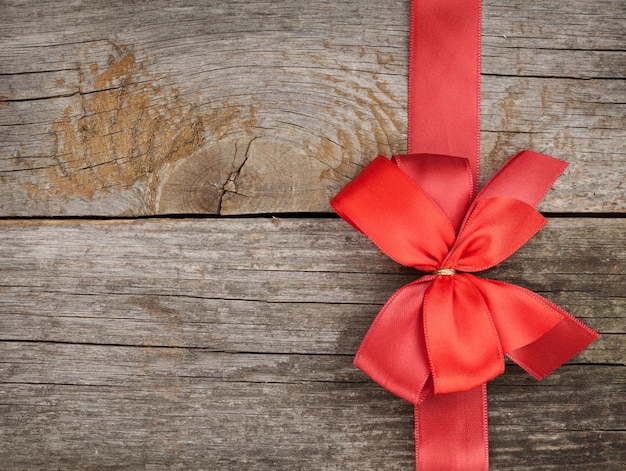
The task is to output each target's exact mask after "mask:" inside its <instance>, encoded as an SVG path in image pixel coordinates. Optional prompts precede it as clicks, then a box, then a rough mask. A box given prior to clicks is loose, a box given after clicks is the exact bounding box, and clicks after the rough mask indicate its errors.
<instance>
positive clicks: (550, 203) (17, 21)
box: [0, 0, 626, 216]
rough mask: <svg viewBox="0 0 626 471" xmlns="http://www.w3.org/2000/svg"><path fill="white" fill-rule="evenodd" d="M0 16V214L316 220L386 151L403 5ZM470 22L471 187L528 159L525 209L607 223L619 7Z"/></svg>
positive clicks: (499, 11)
mask: <svg viewBox="0 0 626 471" xmlns="http://www.w3.org/2000/svg"><path fill="white" fill-rule="evenodd" d="M0 5H1V8H2V17H3V21H2V22H1V23H0V50H1V51H2V60H1V61H0V104H1V105H3V106H0V182H2V185H0V214H1V215H5V216H6V215H8V216H32V215H38V216H50V215H76V216H83V215H109V216H111V215H114V216H119V215H124V216H129V215H146V214H168V213H203V214H206V213H210V214H218V213H219V214H243V213H246V214H256V213H275V212H298V211H309V212H312V211H315V212H317V211H329V210H330V208H329V206H328V200H329V198H330V197H331V196H332V195H334V194H335V193H336V192H337V191H338V190H339V189H340V188H341V187H343V185H345V183H346V182H347V181H348V180H349V179H351V178H352V177H354V176H355V175H356V174H357V173H358V172H359V170H360V169H361V168H362V167H363V166H364V165H365V164H366V163H367V162H369V161H370V160H372V159H373V158H374V157H375V156H376V155H377V154H379V153H382V154H386V155H390V154H392V153H401V152H403V151H405V147H406V144H405V142H406V125H407V124H406V89H407V56H408V54H407V44H408V27H409V16H408V12H409V1H408V0H403V1H397V0H396V1H392V2H389V1H387V2H375V1H372V0H355V1H350V2H301V1H294V0H290V1H287V0H283V1H269V0H268V1H252V2H251V1H245V2H244V1H236V2H233V1H231V0H219V1H211V2H198V1H197V0H196V1H186V2H162V1H156V2H140V1H132V2H121V1H120V2H111V1H96V2H89V3H82V2H78V3H76V2H44V1H29V2H18V1H9V0H3V1H2V2H1V3H0ZM483 16H484V21H483V57H482V72H483V80H482V82H483V83H482V88H483V91H482V116H483V121H482V155H483V168H484V172H483V178H487V177H488V176H490V175H491V174H492V173H493V172H494V171H495V169H496V168H497V167H499V166H500V165H501V164H502V163H503V162H504V161H505V160H506V159H507V158H508V157H510V156H511V155H512V154H514V153H516V152H517V151H519V150H521V149H523V148H532V149H534V150H537V151H541V152H546V153H549V154H551V155H554V156H555V157H560V158H563V159H566V160H568V161H570V162H571V167H570V169H569V170H568V172H567V173H566V174H565V176H564V177H562V179H560V180H559V182H558V183H557V185H556V188H557V190H558V192H559V197H555V196H553V195H552V194H550V195H548V198H547V199H546V201H545V203H544V205H543V206H542V208H543V209H544V210H546V211H583V212H590V211H594V212H613V211H620V212H623V211H624V209H625V208H626V205H625V203H624V189H623V172H616V171H615V169H616V167H619V168H622V169H623V167H624V163H625V160H626V157H625V155H626V147H625V141H626V139H625V138H626V131H625V129H626V105H625V103H626V91H625V90H626V86H625V83H626V81H625V79H626V77H625V74H626V54H625V52H624V49H625V46H624V37H623V32H624V30H625V28H626V7H625V4H624V2H623V1H622V0H600V1H596V2H584V1H580V0H567V1H558V2H557V1H555V0H544V1H536V2H527V1H524V0H515V1H507V2H499V1H495V0H487V1H485V2H484V13H483ZM599 182H601V184H598V183H599Z"/></svg>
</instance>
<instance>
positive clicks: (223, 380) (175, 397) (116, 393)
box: [0, 342, 626, 471]
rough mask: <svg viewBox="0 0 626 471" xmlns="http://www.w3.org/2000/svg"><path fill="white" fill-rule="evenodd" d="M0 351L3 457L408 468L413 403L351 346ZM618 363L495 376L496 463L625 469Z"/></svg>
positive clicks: (82, 464)
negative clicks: (320, 351) (345, 349)
mask: <svg viewBox="0 0 626 471" xmlns="http://www.w3.org/2000/svg"><path fill="white" fill-rule="evenodd" d="M0 352H1V354H0V358H1V360H0V367H1V368H2V375H1V376H0V388H1V390H2V404H1V405H0V430H2V431H3V432H5V431H10V433H3V440H2V441H1V442H0V459H2V462H3V463H4V465H5V466H8V467H10V468H11V469H26V468H28V469H43V468H46V469H50V467H51V466H52V467H56V466H60V467H63V468H67V467H72V468H74V467H79V468H81V469H85V468H90V469H94V468H95V469H103V468H115V467H119V466H123V467H125V468H127V469H128V467H131V468H135V467H139V466H141V467H149V468H150V467H154V469H170V468H171V467H174V468H176V467H181V468H182V467H184V468H186V469H188V468H189V467H191V468H194V469H224V470H227V469H233V470H234V469H241V467H244V466H245V467H246V469H254V470H265V469H285V470H287V469H328V470H340V469H341V470H343V469H372V470H373V469H398V470H400V469H411V467H412V463H413V459H414V458H413V456H412V455H413V446H412V445H413V444H412V440H413V438H412V420H411V415H412V410H411V409H412V408H411V405H410V404H408V403H405V402H403V401H401V400H399V399H397V398H394V397H392V396H391V395H390V394H388V393H386V392H384V391H383V390H381V389H380V388H378V387H377V386H376V385H374V384H373V383H371V382H370V381H368V380H367V379H366V378H365V377H364V375H362V374H361V373H359V372H358V371H357V370H356V369H355V368H353V367H352V366H351V364H350V363H351V358H349V357H341V356H327V355H315V356H309V355H269V354H228V353H216V352H210V351H207V350H205V349H187V348H153V347H141V348H137V347H113V346H96V345H59V344H41V343H21V342H15V343H14V342H10V343H9V342H3V343H0ZM620 372H621V370H620V369H619V367H615V366H603V367H597V366H594V367H591V366H586V367H584V366H566V367H563V368H561V369H560V370H559V371H558V372H557V373H556V374H555V376H553V377H552V378H549V379H547V380H545V382H544V383H540V384H536V383H535V382H534V380H531V379H529V378H528V377H527V375H525V373H523V372H521V370H520V369H519V368H516V367H515V368H510V369H509V371H507V374H506V375H504V376H503V377H500V378H498V379H497V380H495V381H493V382H492V383H491V387H490V423H491V437H490V441H491V449H492V453H491V457H492V469H497V470H499V469H515V470H535V469H538V468H540V469H554V470H557V469H559V470H560V469H563V468H564V467H567V469H572V470H581V471H582V470H586V469H590V467H592V468H593V469H597V470H600V469H602V470H604V469H606V470H609V469H617V468H619V464H620V463H622V464H623V463H624V462H625V459H626V456H624V451H623V447H622V446H621V443H622V441H621V440H622V439H623V432H621V433H620V432H619V430H620V428H621V427H622V425H623V424H622V420H623V416H624V413H625V411H624V407H623V406H624V402H623V393H624V381H623V375H621V374H620ZM590 376H592V377H593V378H594V380H595V381H594V382H593V383H592V382H590V381H589V377H590ZM33 449H37V450H38V452H37V453H32V450H33Z"/></svg>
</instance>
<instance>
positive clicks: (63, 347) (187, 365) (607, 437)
mask: <svg viewBox="0 0 626 471" xmlns="http://www.w3.org/2000/svg"><path fill="white" fill-rule="evenodd" d="M0 228H1V233H2V238H1V239H0V291H1V293H2V296H1V297H0V314H1V315H0V332H1V341H0V365H1V366H0V391H1V397H2V401H0V432H1V433H2V440H0V461H1V462H3V463H5V464H6V465H7V466H8V467H9V469H50V468H51V467H52V468H55V467H59V468H68V467H70V468H84V469H105V468H116V467H131V468H134V467H146V468H148V469H152V468H154V469H178V468H180V469H232V470H235V469H242V468H246V469H258V470H262V469H285V470H287V469H329V470H340V469H372V470H373V469H411V467H412V466H413V459H414V458H413V445H412V440H413V438H412V409H411V405H410V404H408V403H405V402H403V401H402V400H399V399H397V398H395V397H393V396H392V395H391V394H389V393H387V392H385V391H383V390H382V389H380V388H379V387H378V386H376V385H375V384H374V383H372V382H371V381H370V380H368V379H367V378H366V377H365V376H364V375H363V374H362V373H360V372H359V371H358V370H357V369H356V368H354V367H353V366H352V365H351V362H352V356H353V354H354V352H355V351H356V348H357V347H358V344H359V342H360V339H361V338H362V336H363V334H364V333H365V331H366V329H367V328H368V326H369V324H370V323H371V321H372V319H373V318H374V316H375V315H376V313H377V311H378V309H380V307H381V305H382V303H384V302H385V300H386V299H387V298H388V297H389V296H390V295H391V294H392V293H393V291H394V290H396V289H398V288H399V287H400V286H402V285H403V284H405V283H407V282H409V281H411V280H413V279H415V278H416V276H418V274H417V272H415V271H413V270H411V269H407V268H403V267H399V266H398V265H396V264H395V263H394V262H392V261H390V260H389V259H387V258H386V257H385V256H383V255H382V254H381V253H380V252H379V251H378V250H377V249H376V247H375V246H373V244H371V243H370V242H369V241H368V240H367V239H366V238H365V237H364V236H362V235H360V234H358V233H356V232H355V231H354V230H353V229H352V228H350V227H349V226H348V225H347V224H345V223H344V222H343V221H341V220H338V219H279V218H251V219H197V220H193V219H184V220H177V219H174V220H172V219H162V220H159V219H157V220H143V221H142V220H138V221H51V222H45V221H31V222H29V221H21V222H16V221H7V222H5V223H3V224H2V225H1V226H0ZM624 229H626V220H624V219H613V218H595V219H594V218H584V219H580V218H553V219H551V220H550V223H549V225H548V226H547V227H546V228H545V229H544V230H543V231H542V232H540V234H539V235H538V236H537V237H536V238H534V239H533V240H531V242H529V243H528V244H527V245H526V246H525V247H523V248H522V249H521V250H520V251H519V252H518V253H516V254H515V255H514V256H513V257H511V259H509V260H508V261H506V262H505V263H503V264H502V265H501V266H500V267H498V268H497V269H492V270H490V271H489V272H488V273H486V274H485V276H490V277H493V278H498V279H504V280H507V281H511V282H514V283H517V284H520V285H522V286H526V287H528V288H531V289H536V290H537V291H538V292H540V293H541V294H543V295H545V296H547V297H548V298H549V299H551V300H553V301H555V302H557V303H559V304H560V305H562V306H563V307H565V308H566V309H569V310H570V311H571V312H573V313H574V314H575V315H576V316H577V317H579V318H580V319H581V320H583V321H584V322H586V323H588V324H589V325H590V326H592V327H593V328H595V329H597V330H599V331H600V332H601V333H602V334H603V335H602V337H601V338H600V339H599V340H598V341H596V342H595V343H594V344H592V345H591V347H590V348H588V349H587V350H585V351H584V352H583V353H582V354H580V355H579V356H578V357H576V358H575V359H574V360H572V361H571V362H570V363H569V364H568V365H566V366H564V367H562V368H561V369H559V370H558V371H557V372H556V373H554V374H553V375H551V376H550V377H549V378H547V379H546V380H544V381H543V382H540V383H538V382H536V381H535V380H534V379H532V378H530V377H529V376H528V375H527V374H526V373H524V372H523V371H521V370H520V369H519V368H518V367H516V366H514V365H509V367H507V372H506V373H505V375H504V376H502V377H500V378H498V379H497V380H495V381H493V382H492V383H490V396H489V400H490V425H491V428H490V430H491V459H492V464H493V466H492V468H493V469H511V470H535V469H554V470H557V469H559V470H560V469H564V467H566V469H572V470H581V471H582V470H588V469H606V470H609V469H616V466H617V465H618V464H619V463H624V462H626V456H624V452H623V447H622V446H621V444H622V443H623V440H624V432H623V419H624V413H625V411H624V401H623V396H624V392H625V391H624V374H623V371H624V370H623V365H624V364H625V363H626V358H625V355H624V349H623V344H624V337H625V335H624V312H625V310H624V296H623V284H621V283H613V282H610V281H608V280H611V279H613V280H614V279H616V278H617V279H620V278H621V277H623V275H624V267H625V265H626V264H625V263H624V262H625V260H626V243H625V242H626V240H625V239H626V231H625V230H624ZM520 267H522V268H521V269H520ZM33 450H37V452H36V453H34V452H33Z"/></svg>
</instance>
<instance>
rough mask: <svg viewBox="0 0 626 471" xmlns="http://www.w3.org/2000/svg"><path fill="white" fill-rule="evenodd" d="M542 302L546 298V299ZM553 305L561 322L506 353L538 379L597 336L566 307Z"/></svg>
mask: <svg viewBox="0 0 626 471" xmlns="http://www.w3.org/2000/svg"><path fill="white" fill-rule="evenodd" d="M546 302H548V303H549V302H550V301H548V300H547V299H546ZM550 304H552V303H550ZM553 307H554V308H556V309H558V310H559V311H561V312H562V314H563V319H562V320H561V322H559V323H558V324H557V325H556V326H554V327H553V328H552V329H551V330H549V331H548V333H546V334H545V335H543V336H542V337H540V338H539V339H538V340H536V341H534V342H533V343H531V344H529V345H526V346H525V347H522V348H518V349H517V350H513V351H511V352H509V353H508V354H507V356H508V357H509V358H510V359H511V360H513V361H514V362H515V363H517V364H518V365H519V366H521V367H522V368H524V369H525V370H526V371H527V372H528V373H530V374H531V375H532V376H534V377H535V378H536V379H538V380H540V379H543V378H545V377H546V376H547V375H549V374H550V373H552V372H553V371H554V370H555V369H557V368H558V367H559V366H561V365H562V364H563V363H565V362H566V361H568V360H570V359H571V358H572V357H574V356H576V355H577V354H578V353H580V352H581V351H582V350H584V349H585V348H586V347H587V346H588V345H589V344H590V343H591V342H593V341H594V340H596V339H597V338H598V337H599V336H600V334H598V333H597V332H596V331H594V330H593V329H591V328H589V327H587V326H586V325H585V324H583V323H582V322H580V321H579V320H578V319H576V318H575V317H574V316H572V315H571V314H569V313H568V312H567V311H565V310H563V309H561V308H560V307H558V306H556V305H553Z"/></svg>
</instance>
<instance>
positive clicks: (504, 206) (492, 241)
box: [444, 197, 547, 272]
mask: <svg viewBox="0 0 626 471" xmlns="http://www.w3.org/2000/svg"><path fill="white" fill-rule="evenodd" d="M546 222H547V221H546V219H545V218H544V217H543V216H542V215H541V213H540V212H539V211H537V210H536V209H535V208H533V207H532V206H530V205H528V204H526V203H524V202H522V201H518V200H516V199H512V198H506V197H494V198H489V199H486V200H482V201H479V202H478V203H477V204H476V205H474V206H473V209H472V212H471V213H470V215H469V217H468V218H467V220H466V222H465V224H463V226H462V228H461V232H460V233H459V236H458V238H457V241H456V243H455V244H454V247H453V248H452V250H451V252H450V255H449V256H448V259H447V260H446V261H445V262H444V266H446V267H451V268H454V269H456V270H459V271H466V272H476V271H482V270H486V269H487V268H491V267H493V266H494V265H497V264H498V263H500V262H501V261H503V260H504V259H506V258H507V257H509V256H510V255H511V254H513V253H514V252H516V251H517V250H518V249H519V248H520V247H521V246H522V245H524V244H525V243H526V242H528V240H529V239H530V238H531V237H532V236H534V235H535V234H536V233H537V232H538V231H539V230H540V229H541V228H542V227H543V226H544V225H545V224H546Z"/></svg>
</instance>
